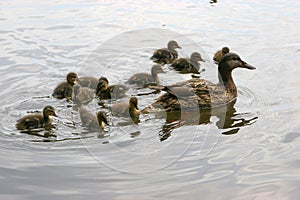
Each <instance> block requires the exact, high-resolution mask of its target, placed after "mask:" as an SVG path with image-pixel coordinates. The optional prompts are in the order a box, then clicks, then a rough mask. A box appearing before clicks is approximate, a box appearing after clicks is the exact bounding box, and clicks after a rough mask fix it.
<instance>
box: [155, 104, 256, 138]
mask: <svg viewBox="0 0 300 200" xmlns="http://www.w3.org/2000/svg"><path fill="white" fill-rule="evenodd" d="M235 103H236V100H234V101H232V102H230V103H229V104H227V105H224V106H220V107H216V108H207V109H201V110H197V111H181V112H180V111H178V112H166V113H165V114H166V123H165V124H164V125H163V127H162V129H161V130H160V133H159V137H160V140H161V141H163V140H166V139H168V138H169V137H170V136H171V133H172V131H173V130H174V129H176V128H179V127H180V126H182V125H202V124H203V125H205V124H210V123H212V121H211V117H212V116H216V117H217V118H218V121H217V122H216V126H217V127H218V129H220V130H222V134H224V135H231V134H236V133H238V132H239V130H240V128H241V127H243V126H248V125H251V124H253V123H255V122H256V119H258V117H257V116H255V117H252V118H250V119H244V118H243V117H242V116H243V115H245V114H250V113H237V112H236V109H235V107H234V105H235Z"/></svg>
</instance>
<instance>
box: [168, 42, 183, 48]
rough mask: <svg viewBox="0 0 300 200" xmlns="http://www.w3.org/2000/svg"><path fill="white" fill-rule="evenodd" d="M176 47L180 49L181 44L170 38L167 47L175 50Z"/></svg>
mask: <svg viewBox="0 0 300 200" xmlns="http://www.w3.org/2000/svg"><path fill="white" fill-rule="evenodd" d="M177 48H178V49H181V46H179V45H178V43H177V42H176V41H175V40H171V41H169V42H168V49H171V50H175V49H177Z"/></svg>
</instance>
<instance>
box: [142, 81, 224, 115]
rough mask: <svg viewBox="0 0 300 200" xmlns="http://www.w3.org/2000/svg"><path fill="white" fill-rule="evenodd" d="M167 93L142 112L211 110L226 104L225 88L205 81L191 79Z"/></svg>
mask: <svg viewBox="0 0 300 200" xmlns="http://www.w3.org/2000/svg"><path fill="white" fill-rule="evenodd" d="M169 90H171V91H167V90H165V91H167V93H165V94H163V95H162V96H160V97H159V98H158V99H157V101H156V102H154V103H152V104H151V105H149V106H148V107H146V108H145V109H143V110H142V112H145V113H147V112H153V111H154V112H155V111H161V110H165V111H178V110H181V109H187V110H195V109H203V108H211V107H213V106H215V105H220V104H224V103H226V100H227V99H226V92H225V90H224V88H222V87H220V86H218V85H216V84H214V83H212V82H210V81H207V80H204V79H197V78H194V79H191V80H187V81H184V82H180V83H176V84H174V85H172V86H170V87H169ZM176 90H177V91H176Z"/></svg>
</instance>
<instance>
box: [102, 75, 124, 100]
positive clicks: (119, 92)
mask: <svg viewBox="0 0 300 200" xmlns="http://www.w3.org/2000/svg"><path fill="white" fill-rule="evenodd" d="M128 90H129V88H128V87H127V86H125V85H122V84H115V85H109V81H108V79H107V78H105V77H101V78H100V79H99V81H98V84H97V87H96V95H97V96H98V97H99V98H100V99H120V98H123V97H125V96H126V92H127V91H128Z"/></svg>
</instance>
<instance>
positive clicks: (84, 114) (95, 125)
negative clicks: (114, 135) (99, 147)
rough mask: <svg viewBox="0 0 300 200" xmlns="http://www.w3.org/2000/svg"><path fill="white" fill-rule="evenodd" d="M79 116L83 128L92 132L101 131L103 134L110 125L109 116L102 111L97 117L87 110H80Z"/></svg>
mask: <svg viewBox="0 0 300 200" xmlns="http://www.w3.org/2000/svg"><path fill="white" fill-rule="evenodd" d="M79 115H80V119H81V124H82V126H83V127H85V128H87V129H88V130H90V131H99V130H100V132H102V131H103V130H104V127H105V124H106V125H108V120H107V116H106V114H105V113H104V112H102V111H99V112H97V114H96V115H93V114H92V113H90V112H89V111H88V110H87V109H85V108H80V109H79Z"/></svg>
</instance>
